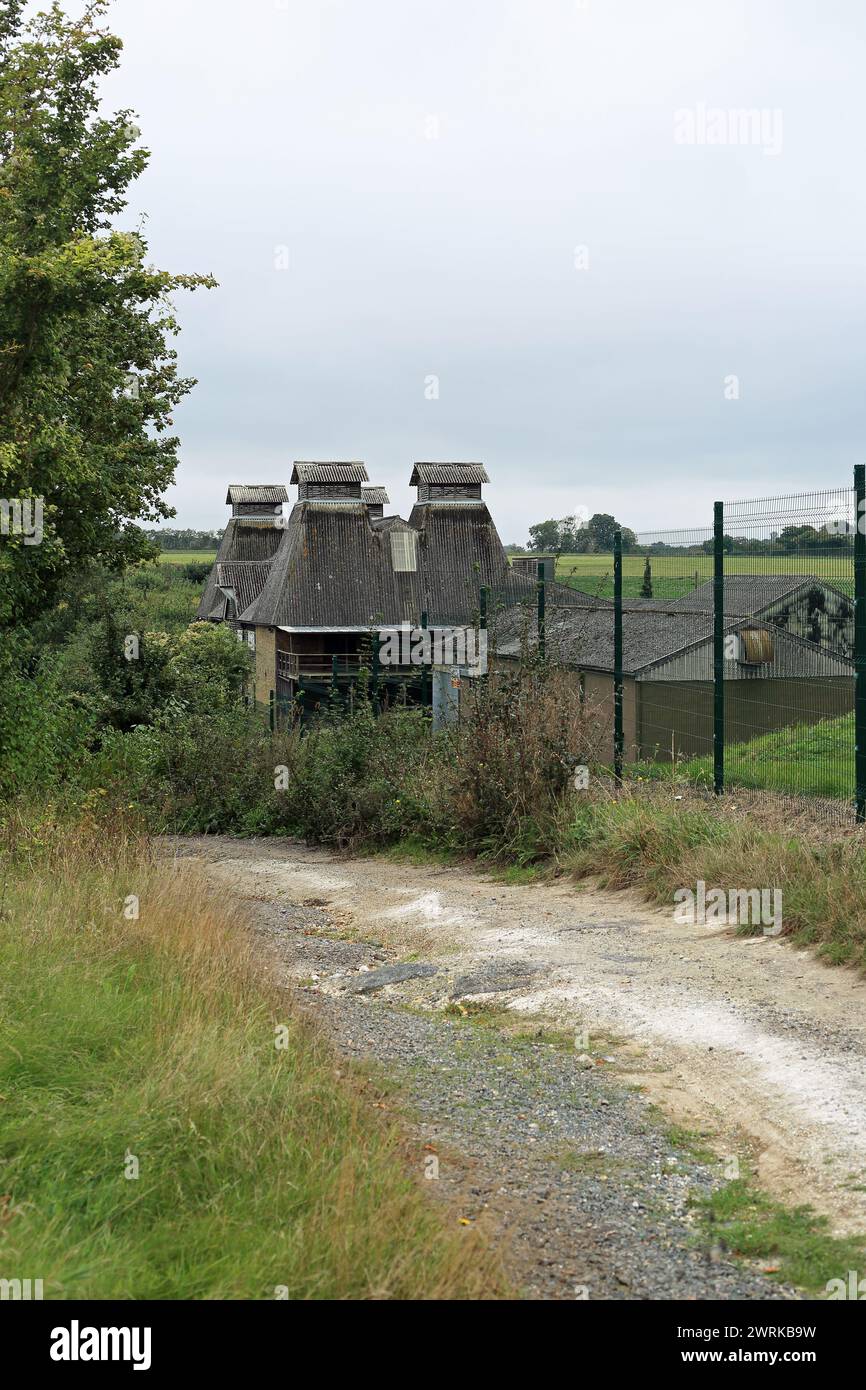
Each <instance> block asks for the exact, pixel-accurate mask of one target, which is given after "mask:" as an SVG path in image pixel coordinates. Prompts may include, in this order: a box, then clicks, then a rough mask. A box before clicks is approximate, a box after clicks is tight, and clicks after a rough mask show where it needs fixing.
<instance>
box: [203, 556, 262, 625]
mask: <svg viewBox="0 0 866 1390" xmlns="http://www.w3.org/2000/svg"><path fill="white" fill-rule="evenodd" d="M270 570H271V562H270V560H242V561H237V562H235V563H234V564H228V565H217V567H216V571H217V574H216V582H217V586H218V588H220V589H222V590H224V591H225V590H231V591H232V593H233V594H234V600H235V604H236V607H237V611H238V613H242V612H243V611H244V609H245V608H249V606H250V604H251V603H253V602H254V600H255V599H257V598H258V596H259V594H260V593H261V592H262V589H263V588H264V587H265V580H266V579H267V577H268V575H269V573H270Z"/></svg>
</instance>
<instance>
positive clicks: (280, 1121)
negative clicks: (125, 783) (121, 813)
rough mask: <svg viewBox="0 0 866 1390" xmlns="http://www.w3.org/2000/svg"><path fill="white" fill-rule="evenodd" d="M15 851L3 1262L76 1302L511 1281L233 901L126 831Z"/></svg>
mask: <svg viewBox="0 0 866 1390" xmlns="http://www.w3.org/2000/svg"><path fill="white" fill-rule="evenodd" d="M46 837H47V838H46ZM16 851H17V853H16V855H15V857H14V858H12V859H10V857H9V856H7V857H6V861H5V877H6V886H5V895H4V900H3V907H2V916H0V1097H2V1101H0V1191H2V1192H3V1193H5V1194H7V1195H6V1196H5V1197H4V1198H3V1199H2V1203H3V1205H2V1211H0V1277H4V1278H16V1277H17V1278H41V1279H42V1280H43V1281H44V1287H45V1295H46V1297H54V1298H76V1299H78V1298H80V1299H93V1298H96V1299H100V1298H136V1299H142V1298H159V1299H172V1298H183V1299H191V1298H192V1299H197V1298H273V1297H275V1296H277V1293H276V1291H277V1290H280V1291H283V1290H284V1291H285V1294H286V1295H287V1296H288V1297H289V1298H293V1299H313V1298H315V1299H319V1298H322V1299H332V1298H333V1299H343V1298H362V1299H365V1298H377V1299H378V1298H413V1299H416V1298H433V1299H436V1298H446V1297H448V1298H450V1297H457V1298H479V1297H481V1298H483V1297H486V1296H497V1295H500V1294H501V1293H502V1292H503V1287H502V1284H501V1282H500V1280H499V1277H498V1275H497V1273H496V1270H495V1268H494V1265H493V1262H492V1259H491V1257H490V1256H489V1254H488V1253H487V1251H486V1249H485V1247H484V1246H483V1244H482V1242H481V1239H480V1237H479V1235H478V1233H477V1232H475V1231H467V1230H464V1229H462V1228H458V1226H457V1223H456V1220H455V1219H454V1218H453V1217H451V1218H450V1219H449V1218H448V1217H447V1214H446V1213H444V1212H442V1211H441V1209H438V1208H435V1207H434V1206H433V1205H432V1204H430V1202H429V1200H428V1199H427V1197H426V1193H425V1192H424V1191H422V1189H421V1183H420V1182H419V1181H418V1180H417V1178H416V1176H415V1175H416V1174H417V1175H418V1176H420V1174H421V1167H422V1165H421V1157H420V1156H414V1157H412V1163H411V1167H410V1166H409V1159H410V1152H409V1149H408V1147H407V1144H406V1142H405V1140H404V1138H403V1137H402V1135H401V1132H400V1130H399V1128H398V1127H397V1126H396V1125H395V1124H394V1123H391V1122H388V1121H386V1120H385V1119H384V1118H383V1116H382V1112H381V1110H380V1109H377V1108H375V1106H374V1104H373V1102H375V1101H376V1100H377V1096H376V1093H375V1090H374V1089H372V1087H371V1086H370V1085H369V1084H368V1083H365V1082H364V1080H363V1078H361V1077H353V1076H346V1075H341V1074H340V1071H339V1069H338V1068H337V1065H336V1061H335V1057H334V1055H333V1053H332V1051H331V1048H330V1047H329V1045H328V1043H327V1042H326V1041H325V1040H324V1039H323V1037H322V1035H321V1033H320V1032H318V1031H317V1030H316V1029H315V1028H314V1027H313V1026H312V1025H311V1024H310V1023H309V1022H308V1021H306V1020H305V1019H304V1018H302V1017H301V1016H299V1014H298V1013H297V1012H296V1010H295V1008H294V1007H293V1006H292V1003H291V1001H290V999H289V998H288V997H287V996H286V995H285V994H284V993H281V992H278V991H277V990H276V989H275V988H274V987H273V986H272V985H271V984H270V983H269V982H268V981H267V980H266V979H265V978H263V976H262V974H261V972H260V970H259V968H258V967H257V965H256V963H255V960H254V959H253V955H252V951H251V946H250V938H249V936H248V934H247V933H246V932H245V930H244V926H243V923H242V922H240V921H238V920H237V918H236V915H235V913H234V911H233V909H232V908H231V907H230V906H229V905H227V904H226V903H225V902H224V901H219V902H218V901H216V900H214V898H213V897H211V896H210V895H209V893H208V890H207V888H206V887H205V885H204V883H203V882H200V881H199V880H197V878H196V877H195V875H194V874H191V873H190V872H188V871H185V870H183V869H176V870H175V869H173V868H171V867H170V866H165V865H157V864H154V863H152V862H150V861H149V860H148V858H147V856H146V854H145V853H144V852H143V850H142V848H141V846H140V845H139V844H138V843H137V841H136V840H135V839H134V838H133V837H130V836H127V835H125V834H124V833H123V832H122V831H121V830H118V831H117V833H115V834H114V835H111V834H108V833H106V832H105V830H104V828H102V829H101V830H100V832H99V833H98V834H94V833H93V830H92V828H89V827H88V826H87V825H86V824H83V825H82V826H79V828H78V829H72V830H71V832H70V834H69V836H68V837H67V838H65V839H63V838H61V837H58V836H57V835H55V834H52V833H51V832H49V831H47V830H45V829H43V830H42V831H41V832H40V834H38V835H31V836H29V838H28V837H27V836H25V837H24V838H23V839H22V838H19V839H18V840H17V842H16ZM132 895H134V896H135V898H137V899H138V911H139V915H138V917H137V918H135V917H134V915H133V912H134V904H133V902H132ZM124 905H126V907H125V906H124ZM125 912H126V914H127V915H125ZM282 1026H284V1027H285V1030H286V1031H285V1033H284V1034H280V1035H279V1036H278V1035H277V1033H276V1032H275V1030H276V1029H277V1027H282ZM277 1041H279V1042H283V1041H287V1046H286V1047H285V1048H284V1049H283V1048H282V1047H281V1048H277V1046H275V1043H276V1042H277ZM344 1065H345V1064H344ZM136 1165H137V1176H134V1175H133V1176H130V1175H131V1174H134V1173H135V1172H136Z"/></svg>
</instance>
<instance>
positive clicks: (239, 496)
mask: <svg viewBox="0 0 866 1390" xmlns="http://www.w3.org/2000/svg"><path fill="white" fill-rule="evenodd" d="M288 500H289V494H288V493H287V492H286V489H285V488H284V487H278V486H277V485H276V484H275V483H251V484H249V485H246V484H244V483H232V484H231V486H230V487H229V490H228V492H227V493H226V503H227V504H231V505H232V506H234V505H235V503H238V502H263V503H267V504H273V505H274V506H278V505H279V503H280V502H288Z"/></svg>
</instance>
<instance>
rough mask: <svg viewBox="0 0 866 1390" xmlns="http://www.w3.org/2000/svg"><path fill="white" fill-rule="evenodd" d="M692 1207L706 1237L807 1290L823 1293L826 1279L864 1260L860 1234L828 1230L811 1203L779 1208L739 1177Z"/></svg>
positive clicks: (861, 1264)
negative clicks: (850, 1235)
mask: <svg viewBox="0 0 866 1390" xmlns="http://www.w3.org/2000/svg"><path fill="white" fill-rule="evenodd" d="M693 1205H694V1208H695V1210H696V1212H697V1213H698V1216H699V1218H700V1220H701V1225H702V1227H703V1230H704V1234H705V1235H706V1236H714V1237H715V1238H716V1240H717V1241H719V1242H721V1243H722V1244H723V1246H724V1247H725V1248H726V1249H727V1250H729V1251H730V1252H731V1253H732V1254H735V1255H740V1256H743V1257H745V1258H747V1259H750V1260H754V1261H757V1262H759V1263H760V1265H761V1267H762V1268H763V1269H765V1270H766V1271H768V1272H771V1274H772V1277H773V1278H775V1279H777V1280H779V1281H781V1282H784V1283H790V1284H794V1285H796V1287H797V1288H799V1289H803V1290H805V1291H806V1292H807V1293H810V1294H814V1295H818V1296H821V1295H823V1296H826V1291H827V1284H828V1282H829V1281H830V1280H831V1279H844V1280H846V1281H847V1277H848V1270H849V1269H858V1270H862V1269H863V1267H864V1262H866V1244H864V1241H863V1239H862V1238H849V1239H844V1238H839V1237H836V1236H833V1235H831V1234H829V1231H828V1223H827V1220H826V1219H825V1218H824V1217H823V1216H818V1215H816V1213H815V1212H814V1211H812V1209H811V1208H810V1207H806V1206H804V1207H795V1208H788V1207H783V1206H780V1205H779V1204H778V1203H776V1202H774V1201H772V1200H771V1199H770V1198H769V1197H767V1196H765V1195H764V1194H763V1193H760V1192H757V1191H756V1190H755V1189H754V1188H753V1187H752V1186H751V1185H750V1184H749V1183H748V1182H747V1181H746V1180H745V1179H743V1178H738V1179H736V1181H734V1182H729V1183H726V1184H724V1185H723V1186H721V1187H719V1188H718V1189H717V1190H716V1191H715V1192H713V1194H712V1195H711V1196H710V1197H707V1198H701V1199H697V1200H696V1201H695V1202H694V1203H693Z"/></svg>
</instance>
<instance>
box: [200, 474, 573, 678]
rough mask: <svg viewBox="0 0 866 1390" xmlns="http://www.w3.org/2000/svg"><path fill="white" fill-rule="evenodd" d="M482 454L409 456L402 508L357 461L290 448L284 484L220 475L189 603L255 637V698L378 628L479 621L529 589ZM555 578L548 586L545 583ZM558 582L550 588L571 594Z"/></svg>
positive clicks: (363, 655) (360, 659)
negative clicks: (388, 510)
mask: <svg viewBox="0 0 866 1390" xmlns="http://www.w3.org/2000/svg"><path fill="white" fill-rule="evenodd" d="M488 481H489V479H488V476H487V472H486V470H485V469H484V467H483V466H482V465H481V464H480V463H455V462H445V463H416V464H415V466H414V468H413V470H412V474H411V478H410V484H411V486H413V487H414V488H416V490H417V500H416V502H415V505H414V506H413V508H412V511H411V514H410V516H409V519H408V521H406V520H404V519H403V518H402V517H400V516H396V515H391V516H386V515H385V514H384V508H385V505H386V503H387V501H388V497H387V493H386V492H385V489H384V488H381V487H375V486H373V485H371V484H370V481H369V477H368V474H367V470H366V468H365V466H364V464H363V463H361V462H359V461H357V460H353V461H350V462H335V461H325V462H322V461H298V462H296V463H295V465H294V468H293V470H292V475H291V479H290V482H291V484H292V485H294V486H296V487H297V490H298V492H297V500H296V501H295V503H294V505H293V506H292V508H291V511H289V512H288V515H286V513H285V510H284V506H285V503H286V502H287V496H286V493H285V489H284V488H280V487H274V486H270V485H268V486H255V487H241V486H235V485H233V486H232V487H230V488H229V491H228V496H227V499H226V501H227V503H228V504H230V505H231V508H232V514H231V517H230V518H229V521H228V524H227V527H226V531H225V535H224V536H223V539H222V542H221V544H220V547H219V551H218V553H217V557H216V561H215V564H214V567H213V570H212V572H211V574H210V576H209V578H208V581H207V584H206V586H205V591H204V594H203V596H202V600H201V603H200V605H199V609H198V615H197V616H198V617H199V618H201V619H208V620H210V621H215V622H229V623H231V624H232V625H233V626H234V627H236V629H237V631H238V633H239V635H240V636H242V637H243V638H244V640H246V641H248V642H249V644H250V646H251V647H252V648H253V649H254V651H255V688H256V699H257V701H259V702H261V703H267V702H268V701H269V700H270V699H271V698H272V695H273V696H275V697H276V699H277V700H278V701H280V700H287V699H292V698H294V697H295V695H296V694H297V692H298V690H299V689H304V690H306V691H312V692H313V693H314V694H315V693H316V692H317V691H319V690H325V689H327V688H329V686H330V684H331V683H332V681H333V680H334V679H337V680H351V679H352V678H353V677H354V675H356V673H357V672H358V670H359V669H360V667H361V665H362V664H366V663H368V662H369V654H370V645H371V640H372V638H373V636H374V634H375V633H377V632H379V631H381V630H382V629H383V628H384V629H387V628H394V627H410V628H413V627H415V628H416V627H420V626H423V625H427V626H428V627H430V628H432V629H434V630H435V629H436V628H437V627H454V626H460V625H473V626H477V625H478V622H479V616H480V611H479V610H480V603H481V598H480V595H481V591H482V590H486V592H487V594H488V595H490V596H491V602H493V603H497V602H498V603H509V604H510V603H513V602H519V601H520V600H521V599H525V600H526V602H527V603H529V604H531V603H533V602H534V600H535V595H536V583H535V581H534V580H533V579H532V578H531V577H530V576H528V575H527V576H523V575H517V574H515V573H514V572H513V571H512V570H511V568H510V566H509V563H508V558H507V556H506V554H505V551H504V549H503V546H502V542H501V540H500V538H499V535H498V533H497V531H496V527H495V525H494V523H493V518H492V517H491V515H490V512H489V510H488V508H487V503H486V502H485V500H484V498H483V496H482V487H483V486H484V484H486V483H487V482H488ZM556 587H557V588H559V586H556ZM582 597H583V598H585V596H582V595H580V594H579V593H578V592H577V591H576V590H572V589H565V588H563V590H562V593H561V594H560V597H559V601H560V602H561V603H564V604H572V603H578V602H580V601H581V598H582Z"/></svg>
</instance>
